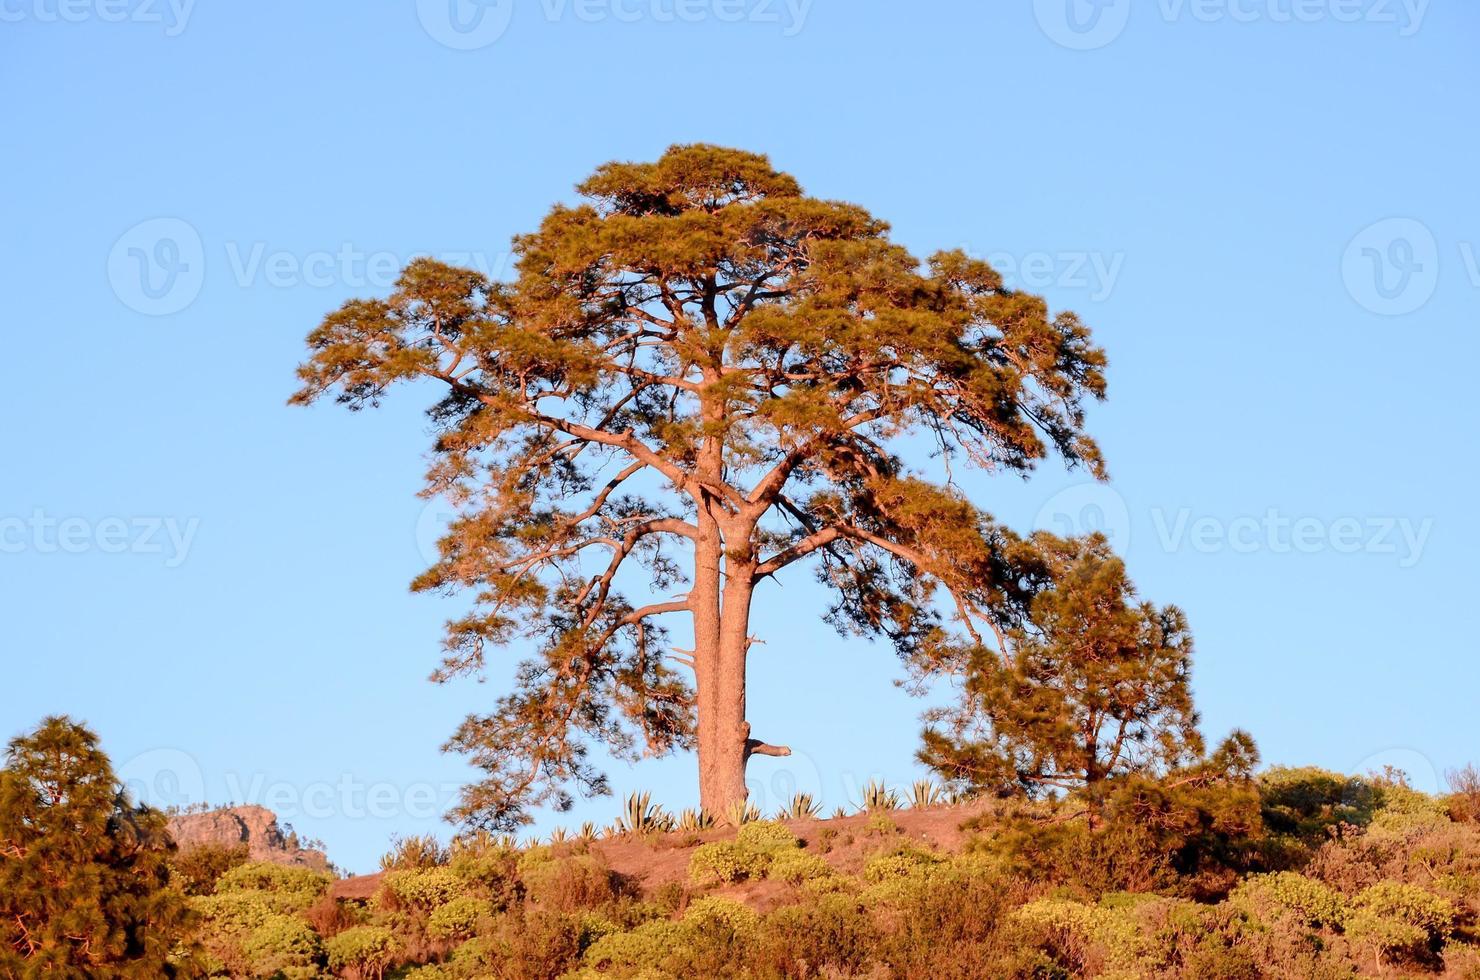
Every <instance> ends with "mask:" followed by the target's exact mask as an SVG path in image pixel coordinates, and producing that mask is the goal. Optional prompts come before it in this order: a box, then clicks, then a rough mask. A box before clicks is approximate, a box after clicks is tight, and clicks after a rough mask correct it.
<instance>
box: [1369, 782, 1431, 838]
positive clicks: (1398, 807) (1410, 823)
mask: <svg viewBox="0 0 1480 980" xmlns="http://www.w3.org/2000/svg"><path fill="white" fill-rule="evenodd" d="M1448 823H1449V808H1448V807H1447V806H1446V805H1445V803H1444V801H1443V800H1441V799H1438V798H1437V797H1432V796H1429V795H1428V794H1426V793H1420V792H1418V791H1417V790H1414V789H1409V788H1408V787H1407V786H1398V785H1394V786H1386V787H1384V788H1383V790H1382V804H1381V805H1380V806H1379V807H1378V808H1377V810H1376V811H1375V812H1374V813H1373V815H1372V822H1371V823H1370V824H1369V825H1368V827H1367V832H1368V833H1369V834H1373V835H1377V836H1387V835H1393V836H1396V835H1406V834H1410V833H1414V832H1420V831H1424V830H1432V829H1435V828H1438V827H1443V826H1445V825H1446V824H1448Z"/></svg>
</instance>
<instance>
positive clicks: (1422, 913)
mask: <svg viewBox="0 0 1480 980" xmlns="http://www.w3.org/2000/svg"><path fill="white" fill-rule="evenodd" d="M1352 912H1353V914H1355V915H1362V914H1370V915H1375V916H1379V917H1381V918H1384V919H1392V920H1394V921H1397V922H1401V923H1403V924H1405V925H1408V926H1412V927H1413V928H1415V929H1418V930H1420V931H1422V932H1423V934H1424V939H1425V941H1426V942H1429V943H1432V944H1435V945H1436V946H1437V945H1438V944H1442V943H1443V942H1444V940H1446V939H1448V938H1449V935H1450V933H1451V932H1453V931H1454V923H1455V918H1456V917H1457V912H1456V910H1455V908H1454V906H1453V905H1451V904H1450V903H1449V902H1448V901H1447V900H1445V899H1443V898H1440V897H1439V896H1438V895H1435V894H1433V893H1432V892H1428V891H1425V890H1423V889H1422V888H1418V887H1416V886H1414V885H1405V884H1402V883H1400V882H1396V881H1384V882H1380V883H1379V884H1376V885H1373V886H1372V887H1371V888H1367V889H1365V890H1364V891H1363V892H1362V893H1361V894H1360V895H1358V896H1357V897H1356V898H1355V899H1353V900H1352Z"/></svg>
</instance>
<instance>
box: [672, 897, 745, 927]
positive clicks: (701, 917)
mask: <svg viewBox="0 0 1480 980" xmlns="http://www.w3.org/2000/svg"><path fill="white" fill-rule="evenodd" d="M683 921H684V924H685V925H689V926H694V927H698V928H703V927H705V926H713V925H721V926H723V927H724V928H726V929H729V930H731V931H733V932H747V931H749V930H752V929H754V928H755V927H756V926H757V925H758V924H759V923H760V916H759V915H757V914H756V912H755V910H754V909H752V908H751V907H750V906H749V905H746V904H745V903H743V902H737V901H735V900H734V899H732V898H720V897H719V896H718V895H711V896H709V897H708V898H701V899H699V900H698V901H696V902H694V903H693V904H692V905H690V906H689V907H688V910H687V911H685V912H684V915H683Z"/></svg>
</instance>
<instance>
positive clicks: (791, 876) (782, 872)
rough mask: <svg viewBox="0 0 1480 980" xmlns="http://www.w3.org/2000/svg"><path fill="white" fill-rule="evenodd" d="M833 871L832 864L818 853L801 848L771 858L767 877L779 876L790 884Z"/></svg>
mask: <svg viewBox="0 0 1480 980" xmlns="http://www.w3.org/2000/svg"><path fill="white" fill-rule="evenodd" d="M832 873H833V869H832V865H830V864H828V863H827V862H826V861H825V860H823V859H822V858H820V857H818V856H817V855H816V854H808V853H807V852H806V851H803V850H801V849H800V848H797V849H795V850H790V851H782V852H781V853H779V854H777V855H775V856H774V857H772V858H771V865H770V867H768V868H767V869H766V877H767V878H777V879H780V880H781V881H784V882H786V883H787V884H789V885H800V884H803V883H804V882H808V881H816V880H817V879H819V878H826V877H828V876H830V875H831V874H832Z"/></svg>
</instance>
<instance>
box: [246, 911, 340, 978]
mask: <svg viewBox="0 0 1480 980" xmlns="http://www.w3.org/2000/svg"><path fill="white" fill-rule="evenodd" d="M242 954H243V955H244V956H245V957H246V960H247V963H248V970H249V972H250V974H251V976H253V977H275V976H276V975H277V974H279V973H281V974H285V975H286V976H287V977H289V978H290V980H300V978H302V980H307V978H310V977H316V976H317V975H318V972H319V970H318V967H319V965H320V964H321V963H322V961H323V957H324V944H323V942H322V940H320V939H319V934H318V933H316V932H314V931H313V927H312V926H310V925H309V924H308V923H307V922H305V921H303V920H302V919H300V918H298V917H297V916H291V915H274V916H271V917H270V918H268V919H267V921H266V922H264V923H263V924H262V925H260V926H258V927H257V928H256V929H254V930H252V933H251V935H249V936H248V937H247V938H246V941H245V942H243V943H242Z"/></svg>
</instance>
